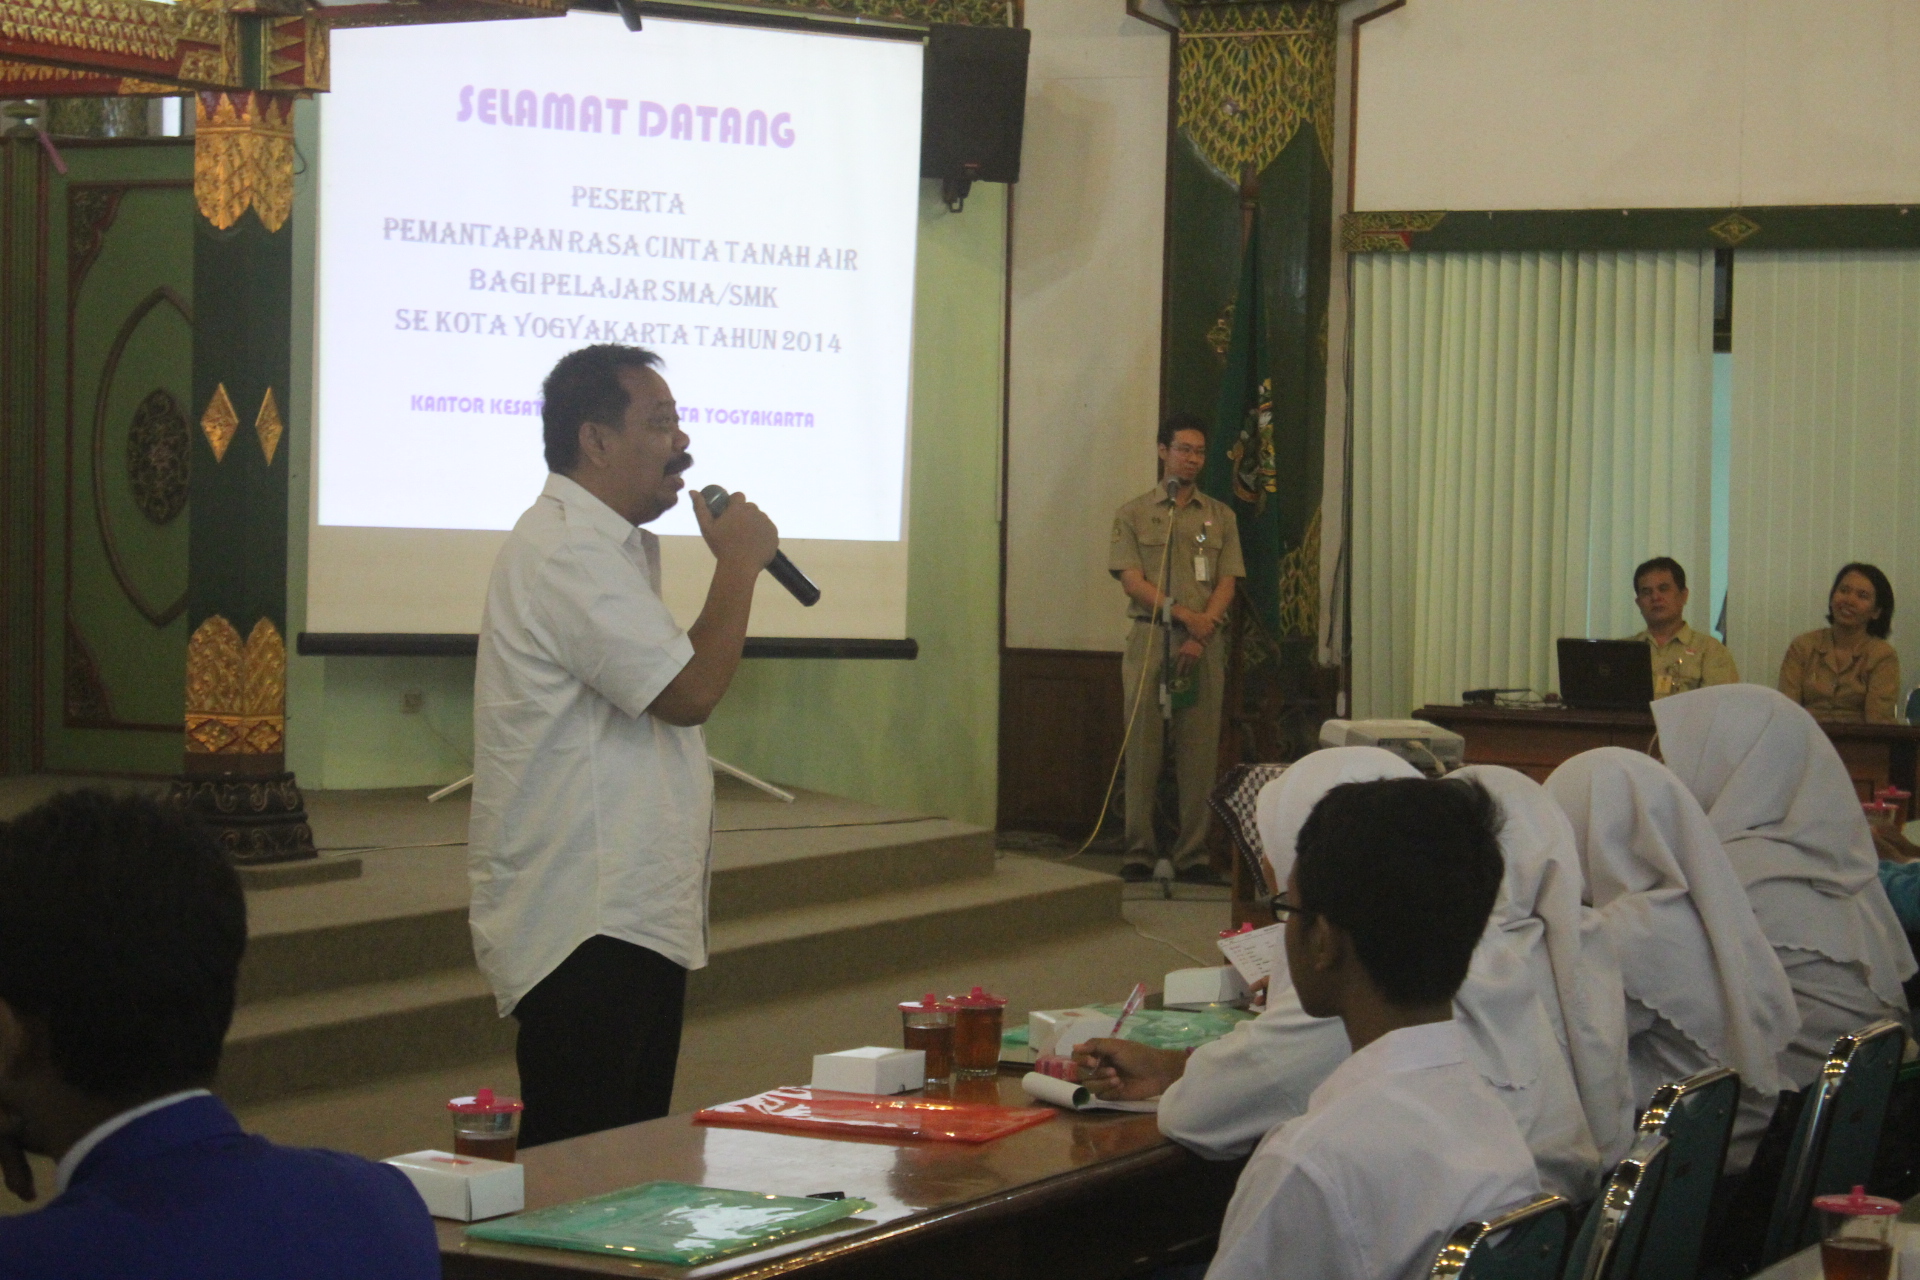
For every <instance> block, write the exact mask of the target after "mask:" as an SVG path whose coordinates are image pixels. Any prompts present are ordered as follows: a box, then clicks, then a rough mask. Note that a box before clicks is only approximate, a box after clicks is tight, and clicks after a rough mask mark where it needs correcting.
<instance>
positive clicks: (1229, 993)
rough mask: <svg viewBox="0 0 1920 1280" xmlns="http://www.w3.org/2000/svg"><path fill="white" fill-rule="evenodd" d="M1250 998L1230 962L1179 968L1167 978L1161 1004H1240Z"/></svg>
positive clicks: (1178, 1006)
mask: <svg viewBox="0 0 1920 1280" xmlns="http://www.w3.org/2000/svg"><path fill="white" fill-rule="evenodd" d="M1246 998H1247V984H1246V982H1245V981H1244V980H1242V979H1241V977H1240V971H1239V970H1238V969H1236V968H1234V967H1233V966H1232V965H1230V964H1223V965H1220V966H1218V967H1217V968H1211V969H1175V970H1174V971H1173V972H1172V973H1169V974H1168V975H1167V977H1166V982H1165V986H1164V987H1163V994H1162V996H1161V998H1160V1001H1161V1003H1162V1004H1163V1005H1164V1006H1165V1007H1167V1008H1169V1009H1188V1008H1193V1007H1195V1006H1198V1005H1207V1004H1236V1003H1239V1002H1240V1001H1243V1000H1245V999H1246Z"/></svg>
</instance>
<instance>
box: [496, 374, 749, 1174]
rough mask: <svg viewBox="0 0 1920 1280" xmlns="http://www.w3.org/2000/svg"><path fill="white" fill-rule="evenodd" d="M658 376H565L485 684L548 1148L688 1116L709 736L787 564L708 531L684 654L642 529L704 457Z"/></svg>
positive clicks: (536, 1097)
mask: <svg viewBox="0 0 1920 1280" xmlns="http://www.w3.org/2000/svg"><path fill="white" fill-rule="evenodd" d="M658 363H659V360H658V358H657V357H656V356H654V354H653V353H652V352H649V351H642V350H640V349H639V348H636V347H622V346H615V345H611V344H607V345H602V346H594V347H586V348H583V349H581V350H579V351H575V352H573V353H571V354H569V355H567V356H565V357H563V358H562V359H561V361H560V362H559V363H558V364H556V365H555V366H554V368H553V371H552V372H551V373H549V374H548V375H547V379H546V382H545V383H544V385H543V387H542V390H543V393H544V395H545V404H544V408H543V411H542V412H543V419H544V428H545V444H546V457H547V466H548V468H549V469H550V470H551V471H552V473H553V474H551V475H549V476H548V477H547V483H546V487H545V488H544V489H543V490H542V491H541V494H540V498H539V500H538V501H536V502H535V503H534V504H533V506H532V507H530V508H529V509H528V510H527V512H526V514H525V515H523V516H521V517H520V521H519V523H518V524H516V525H515V526H514V528H513V533H512V534H511V536H509V537H508V539H507V542H506V545H505V546H504V547H502V548H501V550H500V555H499V558H498V559H497V560H496V561H495V562H494V566H493V577H492V579H491V581H490V582H489V583H488V587H487V607H486V615H485V617H484V618H483V620H482V622H481V626H480V655H479V662H478V665H477V668H476V672H475V678H474V707H473V727H474V783H473V818H472V824H471V830H470V835H469V855H468V869H469V878H470V879H471V881H472V884H473V904H472V908H471V912H470V916H469V919H470V923H471V925H472V929H473V944H474V952H475V954H476V956H477V957H478V959H479V962H480V968H481V970H482V971H483V972H484V973H485V974H486V975H487V978H488V980H489V981H490V982H491V983H492V985H493V990H494V995H495V997H496V1000H497V1003H498V1005H499V1009H500V1013H501V1015H502V1016H503V1017H504V1016H505V1015H507V1014H509V1013H511V1014H512V1015H513V1016H514V1018H515V1019H516V1020H517V1021H518V1022H519V1039H518V1042H517V1045H516V1055H517V1057H518V1061H519V1067H520V1091H521V1095H522V1098H523V1100H524V1101H525V1103H526V1114H525V1116H524V1118H523V1123H522V1128H521V1138H520V1142H521V1145H522V1146H535V1145H538V1144H540V1143H543V1142H552V1141H555V1140H557V1139H560V1138H569V1137H574V1136H577V1135H579V1134H583V1133H593V1132H597V1131H598V1130H601V1129H609V1128H613V1127H615V1126H617V1125H623V1124H632V1123H634V1122H635V1121H639V1120H646V1119H652V1118H653V1117H656V1116H662V1115H665V1114H666V1113H667V1111H668V1108H669V1106H670V1104H671V1101H672V1097H673V1075H674V1067H675V1064H676V1061H677V1059H678V1057H679V1051H680V1021H681V1010H682V1005H683V1001H684V997H685V992H686V975H687V970H689V969H697V968H700V967H702V966H703V965H705V964H706V962H707V885H708V880H709V859H710V855H711V851H712V836H713V774H712V771H711V768H710V766H709V765H708V764H707V753H706V742H705V738H704V736H703V735H702V733H701V731H700V725H701V724H703V723H704V722H705V721H706V719H707V717H708V716H709V715H711V714H712V712H713V709H714V707H715V706H716V705H718V703H719V701H720V699H721V697H722V696H723V695H724V694H725V693H726V691H727V686H728V685H729V684H730V683H731V682H732V680H733V674H734V671H735V670H736V669H737V668H738V666H739V663H740V654H741V649H742V646H743V644H744V643H745V639H746V633H747V616H748V611H749V609H750V608H751V606H752V603H753V588H754V583H755V580H756V579H757V578H758V577H759V574H760V571H761V569H763V568H765V567H766V564H767V562H768V561H769V560H771V559H772V558H773V555H774V552H775V551H777V550H778V549H779V534H778V532H777V531H776V530H775V529H774V526H773V523H772V521H770V520H768V519H767V517H766V516H765V515H764V514H762V513H761V511H760V510H759V508H757V507H755V506H754V505H753V504H751V503H749V502H746V501H745V500H744V499H743V498H742V496H741V495H740V494H734V495H733V497H732V501H731V502H730V503H729V505H728V507H727V509H726V512H725V514H723V515H721V516H720V517H718V518H714V517H712V516H710V515H709V514H708V512H707V510H706V504H705V503H703V502H699V501H695V502H694V503H693V510H694V514H695V516H696V517H697V518H698V520H699V522H700V531H701V533H702V535H703V536H705V538H706V540H707V545H708V547H709V548H710V549H711V550H712V551H713V554H714V558H715V562H716V563H715V565H714V571H713V581H712V585H711V586H710V587H709V588H708V590H707V599H706V604H705V606H704V607H703V608H702V609H701V611H700V617H699V618H698V619H697V620H696V621H695V622H694V624H693V625H692V627H690V628H689V629H687V630H686V631H682V630H681V629H680V627H679V625H678V624H677V623H675V621H674V619H673V615H672V614H670V613H669V612H668V611H667V608H666V605H664V604H663V603H662V602H661V600H660V553H659V540H658V539H657V538H655V537H654V535H653V534H651V533H648V532H645V531H643V530H641V529H640V528H639V527H638V526H640V525H643V524H646V523H647V522H648V521H651V520H653V519H656V518H657V517H659V516H660V515H661V514H662V513H663V512H665V511H666V510H667V509H668V508H669V507H671V506H673V505H674V503H675V502H677V501H679V493H680V490H681V489H682V488H684V487H685V482H684V481H683V480H682V479H681V478H680V476H681V473H682V472H684V471H685V470H686V469H687V468H688V467H689V466H691V465H693V458H692V456H691V455H690V454H689V453H688V452H687V446H688V444H689V443H690V442H689V440H688V438H687V435H686V433H685V432H683V431H682V430H681V429H680V416H679V410H678V408H677V407H676V406H675V404H674V399H673V393H672V391H671V390H670V389H669V388H668V386H667V384H666V381H665V380H664V379H662V378H661V377H660V375H659V374H658V373H657V372H655V366H656V365H657V364H658Z"/></svg>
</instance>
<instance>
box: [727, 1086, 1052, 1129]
mask: <svg viewBox="0 0 1920 1280" xmlns="http://www.w3.org/2000/svg"><path fill="white" fill-rule="evenodd" d="M1053 1115H1054V1111H1053V1108H1052V1107H1002V1106H997V1105H994V1104H992V1103H985V1102H949V1101H947V1100H946V1099H944V1098H917V1097H913V1096H911V1095H903V1096H900V1097H894V1098H887V1097H882V1096H880V1095H879V1094H872V1093H839V1092H836V1091H835V1090H832V1089H814V1088H810V1087H808V1086H806V1085H787V1086H785V1087H784V1088H779V1089H769V1090H767V1091H766V1092H765V1093H761V1094H756V1095H754V1096H753V1097H751V1098H742V1099H741V1100H740V1101H738V1102H723V1103H721V1104H720V1105H719V1106H717V1107H708V1108H707V1109H706V1110H704V1111H696V1112H695V1113H694V1116H693V1118H694V1119H695V1120H696V1121H698V1122H700V1123H702V1124H728V1125H745V1126H747V1127H748V1128H753V1129H788V1130H792V1131H793V1132H795V1133H841V1134H851V1135H853V1136H855V1137H861V1138H924V1139H926V1140H928V1141H931V1142H991V1141H992V1140H993V1139H995V1138H1004V1137H1006V1136H1007V1135H1008V1134H1010V1133H1018V1132H1019V1131H1020V1130H1022V1129H1030V1128H1032V1127H1033V1126H1034V1125H1036V1124H1045V1123H1046V1122H1047V1121H1048V1120H1051V1119H1052V1118H1053Z"/></svg>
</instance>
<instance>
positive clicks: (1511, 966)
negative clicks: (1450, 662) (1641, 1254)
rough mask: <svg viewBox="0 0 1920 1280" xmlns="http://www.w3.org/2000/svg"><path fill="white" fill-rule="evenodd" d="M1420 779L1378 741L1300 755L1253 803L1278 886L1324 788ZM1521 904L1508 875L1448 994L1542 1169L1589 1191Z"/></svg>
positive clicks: (1586, 1155)
mask: <svg viewBox="0 0 1920 1280" xmlns="http://www.w3.org/2000/svg"><path fill="white" fill-rule="evenodd" d="M1420 776H1421V774H1420V772H1419V770H1417V769H1415V768H1414V767H1413V766H1412V765H1410V764H1408V763H1407V762H1406V761H1404V760H1402V759H1401V758H1400V757H1399V756H1396V755H1394V754H1393V753H1392V752H1390V751H1383V750H1381V749H1380V748H1378V747H1333V748H1327V749H1323V750H1320V751H1315V752H1313V753H1311V754H1309V755H1307V756H1304V757H1302V758H1301V759H1300V761H1299V762H1298V763H1296V764H1294V765H1292V766H1290V767H1289V768H1288V769H1287V771H1286V772H1285V773H1284V774H1282V775H1280V777H1278V778H1276V779H1275V780H1274V781H1272V782H1270V783H1268V784H1267V785H1266V786H1265V787H1264V788H1262V789H1261V792H1260V798H1259V801H1258V804H1257V805H1256V817H1257V821H1258V825H1259V829H1260V844H1261V849H1262V852H1263V853H1264V854H1265V855H1266V858H1267V863H1268V866H1269V867H1271V868H1272V870H1273V873H1274V881H1275V883H1276V884H1280V885H1283V886H1284V885H1285V884H1286V880H1287V876H1288V874H1289V873H1291V872H1292V870H1293V864H1294V858H1295V854H1296V852H1297V845H1298V842H1299V838H1300V829H1301V828H1302V827H1303V826H1305V825H1306V821H1307V816H1308V815H1309V814H1311V813H1312V812H1313V808H1314V806H1315V805H1317V804H1319V803H1320V800H1321V798H1322V797H1324V796H1325V795H1326V794H1327V792H1329V791H1331V790H1333V789H1334V788H1335V787H1337V786H1340V785H1342V784H1344V783H1349V782H1372V781H1376V780H1380V779H1387V778H1417V777H1420ZM1502 850H1503V854H1504V851H1505V845H1504V843H1503V845H1502ZM1520 900H1528V895H1527V894H1524V893H1519V892H1516V891H1515V889H1514V887H1513V885H1512V883H1511V875H1510V873H1509V877H1508V878H1507V880H1506V881H1504V882H1503V884H1502V887H1501V893H1500V897H1499V899H1498V900H1497V901H1496V903H1495V905H1494V910H1493V914H1492V916H1491V917H1490V918H1489V919H1488V921H1487V928H1486V932H1485V933H1484V934H1482V935H1481V938H1480V943H1479V945H1478V946H1476V947H1475V948H1474V952H1473V959H1472V962H1471V964H1470V965H1469V967H1468V970H1467V978H1466V981H1465V982H1464V983H1462V984H1461V987H1460V990H1459V992H1458V993H1457V994H1456V995H1455V996H1454V1001H1453V1003H1454V1016H1455V1018H1456V1020H1457V1021H1458V1022H1459V1023H1460V1026H1461V1029H1462V1030H1463V1031H1465V1032H1466V1034H1467V1038H1468V1040H1469V1042H1470V1043H1471V1045H1472V1053H1473V1059H1472V1060H1473V1063H1474V1067H1475V1069H1476V1070H1477V1071H1478V1072H1479V1073H1480V1074H1481V1075H1482V1076H1483V1077H1484V1078H1485V1079H1486V1080H1487V1081H1488V1083H1490V1084H1492V1085H1493V1086H1494V1087H1495V1088H1496V1089H1498V1090H1501V1091H1503V1093H1505V1094H1506V1100H1507V1101H1508V1102H1509V1105H1510V1106H1512V1107H1514V1109H1515V1113H1516V1114H1515V1117H1514V1118H1515V1120H1516V1121H1518V1122H1519V1123H1520V1126H1521V1129H1522V1131H1523V1132H1524V1133H1525V1135H1526V1137H1527V1141H1528V1145H1529V1146H1530V1147H1532V1148H1533V1150H1534V1155H1535V1158H1536V1160H1538V1161H1539V1162H1540V1164H1541V1167H1542V1171H1543V1173H1544V1174H1546V1175H1547V1176H1548V1177H1549V1178H1550V1179H1555V1180H1557V1181H1556V1183H1555V1185H1557V1186H1565V1187H1568V1188H1570V1189H1572V1190H1574V1191H1576V1192H1579V1193H1581V1194H1590V1193H1591V1191H1592V1184H1593V1179H1594V1177H1595V1175H1596V1174H1597V1172H1598V1168H1599V1162H1600V1154H1599V1151H1598V1149H1597V1144H1596V1143H1595V1142H1594V1140H1593V1138H1592V1135H1591V1133H1590V1126H1589V1125H1588V1123H1587V1120H1586V1117H1585V1116H1584V1115H1583V1114H1582V1107H1581V1103H1580V1097H1579V1093H1578V1089H1577V1086H1576V1084H1575V1081H1574V1079H1573V1075H1572V1071H1571V1068H1570V1065H1569V1064H1568V1063H1567V1062H1566V1061H1565V1060H1564V1058H1563V1057H1562V1055H1561V1054H1559V1053H1558V1052H1557V1049H1558V1044H1557V1041H1556V1038H1555V1035H1554V1029H1553V1021H1552V1018H1551V1016H1550V1015H1549V1014H1548V1013H1547V1011H1546V1009H1545V1008H1543V1007H1542V1001H1541V999H1540V996H1539V995H1538V994H1537V988H1536V983H1535V979H1534V975H1533V973H1532V972H1531V971H1530V969H1529V966H1528V964H1527V961H1526V960H1525V959H1524V958H1523V956H1522V955H1521V954H1520V952H1519V951H1518V950H1516V948H1515V946H1514V944H1513V940H1512V937H1511V936H1510V934H1509V932H1508V926H1509V925H1513V926H1515V927H1517V929H1518V930H1519V932H1520V933H1521V934H1522V935H1523V936H1524V935H1526V934H1527V933H1528V932H1529V926H1528V925H1527V924H1525V923H1523V922H1522V921H1521V920H1519V919H1515V918H1514V912H1513V909H1512V904H1513V903H1514V902H1516V901H1520ZM1523 914H1524V913H1523ZM1285 971H1286V966H1285V958H1284V954H1282V956H1280V957H1277V958H1276V964H1275V966H1274V974H1275V979H1276V982H1277V981H1278V979H1279V977H1280V975H1281V974H1283V973H1285ZM1269 999H1270V1000H1271V997H1269ZM1622 1017H1623V1019H1624V1012H1623V1015H1622ZM1622 1043H1624V1035H1623V1036H1622ZM1622 1070H1623V1071H1624V1060H1623V1063H1622Z"/></svg>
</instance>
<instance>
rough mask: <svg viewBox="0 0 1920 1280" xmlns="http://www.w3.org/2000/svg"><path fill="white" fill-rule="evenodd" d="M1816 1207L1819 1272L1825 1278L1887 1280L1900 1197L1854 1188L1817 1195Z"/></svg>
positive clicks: (1814, 1199) (1890, 1272)
mask: <svg viewBox="0 0 1920 1280" xmlns="http://www.w3.org/2000/svg"><path fill="white" fill-rule="evenodd" d="M1813 1207H1814V1208H1815V1209H1817V1210H1819V1212H1820V1228H1821V1230H1820V1274H1821V1275H1822V1276H1824V1277H1825V1278H1826V1280H1888V1277H1889V1276H1891V1275H1892V1273H1893V1224H1894V1223H1896V1222H1898V1221H1899V1220H1900V1202H1899V1201H1898V1200H1888V1199H1886V1198H1885V1197H1883V1196H1870V1195H1868V1194H1867V1189H1866V1188H1865V1187H1855V1188H1854V1189H1853V1190H1852V1191H1851V1192H1849V1193H1847V1194H1846V1195H1843V1196H1842V1195H1832V1196H1815V1197H1814V1198H1813Z"/></svg>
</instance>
